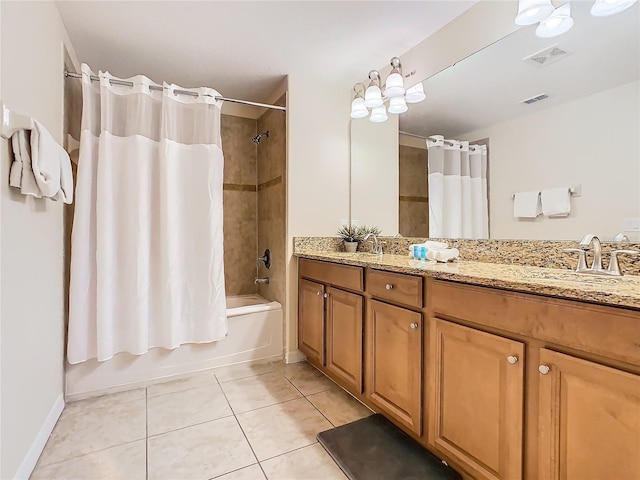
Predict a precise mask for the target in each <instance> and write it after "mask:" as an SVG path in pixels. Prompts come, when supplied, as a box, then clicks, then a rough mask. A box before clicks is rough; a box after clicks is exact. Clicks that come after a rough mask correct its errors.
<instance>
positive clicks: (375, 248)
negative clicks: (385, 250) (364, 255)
mask: <svg viewBox="0 0 640 480" xmlns="http://www.w3.org/2000/svg"><path fill="white" fill-rule="evenodd" d="M369 237H373V241H371V240H368V239H369ZM362 241H363V242H366V241H368V243H370V244H371V252H370V253H375V254H378V255H382V245H383V244H384V242H379V241H378V237H377V236H376V234H375V233H367V234H366V235H365V236H364V238H363V239H362Z"/></svg>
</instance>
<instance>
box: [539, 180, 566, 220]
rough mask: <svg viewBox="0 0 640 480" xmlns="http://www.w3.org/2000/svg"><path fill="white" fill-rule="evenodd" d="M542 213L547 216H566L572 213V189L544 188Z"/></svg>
mask: <svg viewBox="0 0 640 480" xmlns="http://www.w3.org/2000/svg"><path fill="white" fill-rule="evenodd" d="M540 197H541V198H542V213H543V215H546V216H547V217H566V216H567V215H569V213H571V190H570V189H569V187H562V188H550V189H548V190H542V194H541V195H540Z"/></svg>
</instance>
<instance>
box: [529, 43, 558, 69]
mask: <svg viewBox="0 0 640 480" xmlns="http://www.w3.org/2000/svg"><path fill="white" fill-rule="evenodd" d="M567 55H569V52H567V51H566V50H563V49H562V48H560V47H558V45H557V44H556V45H553V46H551V47H549V48H545V49H544V50H540V51H539V52H537V53H534V54H533V55H529V56H528V57H525V58H524V59H523V60H524V61H525V63H528V64H529V65H534V66H536V67H541V66H543V65H549V64H550V63H553V62H557V61H558V60H560V59H562V58H564V57H566V56H567Z"/></svg>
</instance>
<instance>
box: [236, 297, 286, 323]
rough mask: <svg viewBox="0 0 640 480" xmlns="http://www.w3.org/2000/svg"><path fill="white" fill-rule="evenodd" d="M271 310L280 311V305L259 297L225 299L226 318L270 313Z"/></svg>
mask: <svg viewBox="0 0 640 480" xmlns="http://www.w3.org/2000/svg"><path fill="white" fill-rule="evenodd" d="M273 310H280V311H282V305H280V304H279V303H278V302H270V301H268V300H267V299H265V298H262V297H261V296H260V295H236V296H234V297H227V318H232V317H238V316H241V315H251V314H255V313H260V312H270V311H273Z"/></svg>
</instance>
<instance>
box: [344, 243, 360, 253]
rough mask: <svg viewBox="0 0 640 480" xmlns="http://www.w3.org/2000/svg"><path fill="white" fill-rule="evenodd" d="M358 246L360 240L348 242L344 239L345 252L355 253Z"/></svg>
mask: <svg viewBox="0 0 640 480" xmlns="http://www.w3.org/2000/svg"><path fill="white" fill-rule="evenodd" d="M357 248H358V242H347V241H346V240H345V241H344V251H345V252H350V253H353V252H355V251H356V249H357Z"/></svg>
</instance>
